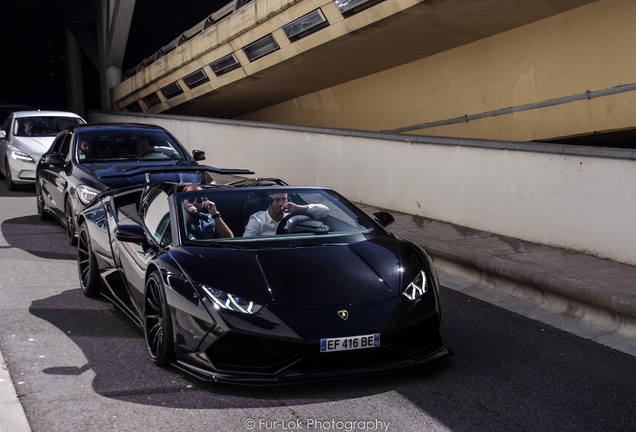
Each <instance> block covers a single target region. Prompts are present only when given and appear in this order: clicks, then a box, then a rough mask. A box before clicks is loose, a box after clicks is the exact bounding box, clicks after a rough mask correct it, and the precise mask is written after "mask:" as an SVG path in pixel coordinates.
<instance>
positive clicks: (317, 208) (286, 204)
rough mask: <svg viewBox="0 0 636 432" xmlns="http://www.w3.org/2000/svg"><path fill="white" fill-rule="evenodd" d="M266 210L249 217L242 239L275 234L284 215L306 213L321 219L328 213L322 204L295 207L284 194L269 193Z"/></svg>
mask: <svg viewBox="0 0 636 432" xmlns="http://www.w3.org/2000/svg"><path fill="white" fill-rule="evenodd" d="M269 197H270V199H271V201H270V204H269V207H267V210H261V211H259V212H256V213H254V214H253V215H251V216H250V220H249V221H248V222H247V226H246V227H245V232H244V233H243V237H256V236H263V235H274V234H276V228H277V227H278V223H279V222H280V221H281V219H283V217H285V213H287V214H291V213H294V212H299V211H300V212H308V213H309V214H310V215H312V216H313V217H314V218H316V219H322V218H324V217H325V216H327V214H328V213H329V207H327V206H325V205H323V204H308V205H297V204H294V203H293V202H290V201H288V200H287V194H286V193H271V194H269ZM296 218H298V219H306V218H307V216H295V217H293V218H292V219H296Z"/></svg>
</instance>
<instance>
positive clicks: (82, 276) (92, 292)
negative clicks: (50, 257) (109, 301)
mask: <svg viewBox="0 0 636 432" xmlns="http://www.w3.org/2000/svg"><path fill="white" fill-rule="evenodd" d="M77 272H78V273H79V280H80V286H81V288H82V291H83V292H84V294H85V295H86V297H97V296H98V295H99V292H100V289H99V288H100V282H99V270H98V268H97V259H96V258H95V253H94V252H93V248H92V247H91V239H90V237H89V234H88V229H87V228H86V224H82V227H81V228H80V233H79V240H78V245H77Z"/></svg>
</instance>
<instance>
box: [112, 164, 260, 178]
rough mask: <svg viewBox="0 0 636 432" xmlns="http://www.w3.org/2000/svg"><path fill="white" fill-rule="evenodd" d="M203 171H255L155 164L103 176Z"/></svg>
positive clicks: (226, 172)
mask: <svg viewBox="0 0 636 432" xmlns="http://www.w3.org/2000/svg"><path fill="white" fill-rule="evenodd" d="M197 171H199V172H201V171H208V172H212V173H215V174H228V175H230V174H235V175H240V174H254V172H253V171H250V170H248V169H238V168H216V167H212V166H209V165H153V166H140V167H136V168H133V169H130V170H125V171H120V172H116V173H109V174H104V175H101V176H100V177H101V178H113V177H129V176H135V175H139V174H145V173H148V174H152V173H172V172H197Z"/></svg>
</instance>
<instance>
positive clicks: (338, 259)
mask: <svg viewBox="0 0 636 432" xmlns="http://www.w3.org/2000/svg"><path fill="white" fill-rule="evenodd" d="M397 249H398V247H397V243H396V242H395V241H384V242H375V241H363V242H358V243H355V244H351V245H326V246H307V247H298V248H282V249H267V250H231V249H230V250H228V249H217V248H201V247H197V248H192V249H190V251H191V252H193V253H195V254H196V255H198V259H192V256H190V257H188V258H187V259H183V260H180V259H178V258H177V260H178V261H180V262H181V263H182V264H184V265H183V269H184V270H185V271H186V273H188V274H189V276H190V277H191V278H192V279H193V280H194V281H196V282H198V283H200V284H205V285H208V286H210V287H212V288H215V289H218V290H221V291H225V292H228V293H231V294H234V295H237V296H239V297H242V298H245V299H248V300H252V301H255V302H257V303H260V304H265V305H269V306H270V307H273V308H276V309H283V310H292V309H293V310H325V309H327V308H331V307H335V306H346V305H355V306H359V307H363V306H366V305H370V304H374V303H379V302H382V301H385V300H387V299H390V298H396V297H397V296H398V295H399V293H400V283H401V274H400V262H399V254H398V251H397Z"/></svg>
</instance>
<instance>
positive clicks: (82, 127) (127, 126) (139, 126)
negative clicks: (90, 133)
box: [74, 123, 166, 131]
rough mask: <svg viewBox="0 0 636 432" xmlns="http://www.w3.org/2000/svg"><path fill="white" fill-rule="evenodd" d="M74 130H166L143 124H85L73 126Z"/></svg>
mask: <svg viewBox="0 0 636 432" xmlns="http://www.w3.org/2000/svg"><path fill="white" fill-rule="evenodd" d="M74 128H75V130H76V131H77V130H91V129H115V130H116V129H152V130H162V131H165V130H166V129H165V128H163V127H161V126H157V125H153V124H145V123H87V124H82V125H75V126H74Z"/></svg>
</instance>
